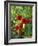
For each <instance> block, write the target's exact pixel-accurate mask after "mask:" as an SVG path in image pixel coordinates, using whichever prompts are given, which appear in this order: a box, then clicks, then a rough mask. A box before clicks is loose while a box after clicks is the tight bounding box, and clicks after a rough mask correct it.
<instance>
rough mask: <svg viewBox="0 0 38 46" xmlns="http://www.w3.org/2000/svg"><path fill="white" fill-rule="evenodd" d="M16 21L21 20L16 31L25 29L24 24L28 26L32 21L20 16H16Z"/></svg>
mask: <svg viewBox="0 0 38 46" xmlns="http://www.w3.org/2000/svg"><path fill="white" fill-rule="evenodd" d="M16 20H20V23H19V24H18V25H17V26H16V30H21V29H22V28H23V24H27V23H29V22H30V19H27V18H23V17H22V16H20V15H17V16H16Z"/></svg>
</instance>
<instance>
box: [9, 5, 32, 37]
mask: <svg viewBox="0 0 38 46" xmlns="http://www.w3.org/2000/svg"><path fill="white" fill-rule="evenodd" d="M9 12H10V18H11V19H10V20H11V21H10V24H11V26H10V28H11V38H26V37H28V38H29V37H32V22H30V23H28V24H26V25H25V27H24V29H23V30H22V32H21V33H22V34H21V36H20V35H18V34H17V33H16V30H15V25H16V24H18V23H19V21H16V19H15V18H16V15H20V16H22V17H24V18H31V19H32V6H15V5H14V6H13V5H11V6H10V11H9Z"/></svg>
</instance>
